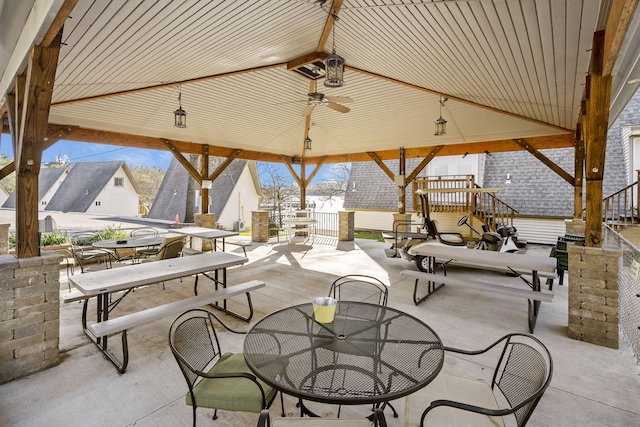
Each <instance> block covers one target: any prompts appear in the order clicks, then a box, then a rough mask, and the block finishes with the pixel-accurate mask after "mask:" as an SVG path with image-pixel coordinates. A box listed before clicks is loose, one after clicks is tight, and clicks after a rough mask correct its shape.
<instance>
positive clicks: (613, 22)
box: [601, 0, 638, 76]
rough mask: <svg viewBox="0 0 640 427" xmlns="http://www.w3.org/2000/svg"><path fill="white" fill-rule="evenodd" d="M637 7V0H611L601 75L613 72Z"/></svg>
mask: <svg viewBox="0 0 640 427" xmlns="http://www.w3.org/2000/svg"><path fill="white" fill-rule="evenodd" d="M637 7H638V0H612V2H611V8H610V9H609V17H608V18H607V26H606V29H605V37H604V45H603V49H604V52H603V61H602V73H601V75H603V76H609V75H611V73H612V72H613V67H614V66H615V64H616V61H617V60H618V55H619V54H620V49H621V48H622V44H623V43H624V39H625V37H626V35H627V31H628V30H629V25H630V24H631V20H632V19H633V15H634V14H635V11H636V8H637Z"/></svg>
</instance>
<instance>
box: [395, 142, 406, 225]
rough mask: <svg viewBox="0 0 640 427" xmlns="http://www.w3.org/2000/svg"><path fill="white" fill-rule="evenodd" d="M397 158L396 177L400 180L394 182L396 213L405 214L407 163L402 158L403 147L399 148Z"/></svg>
mask: <svg viewBox="0 0 640 427" xmlns="http://www.w3.org/2000/svg"><path fill="white" fill-rule="evenodd" d="M398 157H399V160H400V161H399V162H398V177H399V178H400V182H398V181H396V185H397V186H398V213H399V214H405V213H406V209H407V208H406V206H407V187H406V183H405V177H406V171H407V163H406V159H405V157H404V147H400V153H399V156H398Z"/></svg>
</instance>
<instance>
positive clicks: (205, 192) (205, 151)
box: [200, 144, 209, 214]
mask: <svg viewBox="0 0 640 427" xmlns="http://www.w3.org/2000/svg"><path fill="white" fill-rule="evenodd" d="M201 159H202V164H201V165H200V175H201V176H202V179H208V178H209V146H208V145H207V144H205V145H203V146H202V157H201ZM200 206H202V208H201V209H200V213H203V214H208V213H209V189H208V188H204V187H203V186H202V180H200Z"/></svg>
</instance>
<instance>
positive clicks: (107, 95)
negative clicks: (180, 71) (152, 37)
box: [51, 62, 286, 107]
mask: <svg viewBox="0 0 640 427" xmlns="http://www.w3.org/2000/svg"><path fill="white" fill-rule="evenodd" d="M283 65H286V63H284V62H282V63H279V64H273V65H264V66H262V67H254V68H247V69H244V70H238V71H230V72H228V73H220V74H213V75H210V76H205V77H198V78H195V79H188V80H181V81H177V82H171V83H161V84H157V85H153V86H145V87H141V88H138V89H129V90H123V91H120V92H111V93H105V94H102V95H95V96H87V97H86V98H77V99H70V100H68V101H61V102H56V103H53V104H51V105H52V106H55V107H58V106H60V105H70V104H77V103H79V102H87V101H94V100H96V99H105V98H113V97H115V96H121V95H130V94H132V93H140V92H147V91H150V90H156V89H161V88H165V87H172V86H178V85H187V84H190V83H199V82H205V81H209V80H215V79H220V78H223V77H230V76H237V75H239V74H245V73H252V72H254V71H262V70H268V69H271V68H276V67H282V66H283Z"/></svg>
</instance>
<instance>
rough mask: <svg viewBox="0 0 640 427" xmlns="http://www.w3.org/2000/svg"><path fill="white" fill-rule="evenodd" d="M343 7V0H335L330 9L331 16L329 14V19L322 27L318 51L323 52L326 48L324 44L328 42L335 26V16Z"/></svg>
mask: <svg viewBox="0 0 640 427" xmlns="http://www.w3.org/2000/svg"><path fill="white" fill-rule="evenodd" d="M341 8H342V0H333V3H332V4H331V9H330V10H329V16H327V20H326V22H325V23H324V28H323V29H322V34H321V35H320V41H319V42H318V47H317V48H316V52H322V51H323V50H324V46H325V45H326V44H327V39H328V38H329V35H330V34H331V30H333V26H334V25H335V19H334V18H333V17H334V16H338V14H339V13H340V9H341Z"/></svg>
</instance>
